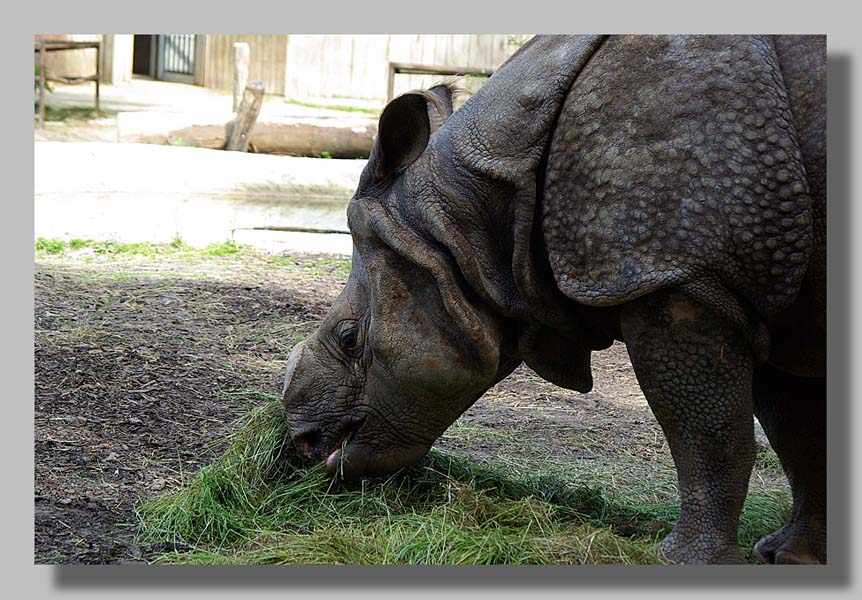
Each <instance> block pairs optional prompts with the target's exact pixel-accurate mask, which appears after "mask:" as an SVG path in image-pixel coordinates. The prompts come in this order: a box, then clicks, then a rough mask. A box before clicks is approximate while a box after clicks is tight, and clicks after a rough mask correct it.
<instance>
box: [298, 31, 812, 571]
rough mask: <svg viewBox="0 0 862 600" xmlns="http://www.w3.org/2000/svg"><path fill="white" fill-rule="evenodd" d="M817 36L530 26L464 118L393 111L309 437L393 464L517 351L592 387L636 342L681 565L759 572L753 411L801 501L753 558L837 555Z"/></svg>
mask: <svg viewBox="0 0 862 600" xmlns="http://www.w3.org/2000/svg"><path fill="white" fill-rule="evenodd" d="M825 48H826V46H825V38H824V37H822V36H536V37H534V38H532V39H531V40H530V41H529V42H528V43H527V44H525V45H524V46H523V47H522V48H520V49H519V50H518V51H517V52H516V53H515V54H513V55H512V56H511V57H510V59H509V60H507V61H506V62H505V63H504V64H503V65H502V66H501V67H500V68H499V69H498V70H497V72H496V73H495V74H494V75H493V76H492V77H491V78H490V79H489V80H488V81H487V83H486V84H485V85H484V86H483V87H482V88H481V89H480V90H479V91H478V92H477V93H475V94H474V95H473V96H471V97H470V98H469V99H468V100H467V101H466V102H465V103H464V104H463V105H462V106H461V107H460V108H459V109H458V110H457V111H453V90H452V88H451V87H450V86H449V85H445V84H442V85H437V86H434V87H432V88H431V89H428V90H417V91H414V92H410V93H407V94H404V95H402V96H400V97H398V98H396V99H394V100H392V101H391V102H390V103H389V104H388V105H387V106H386V107H385V109H384V110H383V112H382V114H381V116H380V121H379V129H378V135H377V139H376V141H375V143H374V146H373V149H372V152H371V155H370V157H369V160H368V163H367V165H366V167H365V169H364V171H363V173H362V175H361V177H360V180H359V183H358V187H357V190H356V194H355V195H354V196H353V198H352V199H351V200H350V203H349V206H348V209H347V216H348V223H349V228H350V232H351V235H352V240H353V245H354V250H353V256H352V270H351V272H350V276H349V278H348V280H347V284H346V286H345V287H344V289H343V291H342V292H341V294H340V295H339V296H338V298H337V300H335V302H334V304H333V306H332V308H331V310H330V311H329V313H328V315H327V316H326V318H325V319H324V320H323V321H322V322H321V324H320V327H319V329H318V330H317V331H316V332H315V333H314V334H313V335H312V336H310V337H309V338H308V339H307V340H305V341H304V342H302V343H300V344H298V345H297V346H295V347H294V348H293V350H292V352H291V354H290V357H289V358H288V361H287V366H286V374H285V387H284V396H283V398H284V408H285V417H286V422H287V426H288V428H289V431H290V433H291V436H292V439H293V441H294V443H295V445H296V446H297V448H298V449H299V450H300V451H301V452H302V453H304V454H305V455H306V456H307V457H308V458H309V459H310V460H313V461H320V462H324V461H325V465H326V468H327V469H328V470H330V471H332V472H338V473H340V474H341V475H342V476H343V477H345V478H347V479H355V478H358V477H363V476H375V475H383V474H388V473H391V472H394V471H396V470H398V469H399V468H402V467H405V466H407V465H411V464H413V463H415V462H416V461H418V460H419V459H421V458H422V457H423V456H424V455H425V454H426V453H427V452H428V450H429V448H430V447H431V445H432V444H433V443H434V441H435V440H436V439H437V438H438V437H439V436H440V435H441V434H442V433H443V432H444V431H445V430H446V429H447V428H448V427H449V426H450V425H451V424H452V423H453V422H454V421H455V420H456V419H457V418H458V416H459V415H461V414H462V413H463V412H464V411H465V410H466V409H467V408H468V407H469V406H470V405H471V404H473V403H474V402H475V401H476V400H477V399H478V398H479V397H480V396H481V395H482V394H483V393H484V392H485V391H486V390H488V389H489V388H490V387H491V386H493V385H494V384H495V383H497V382H498V381H500V380H501V379H503V378H504V377H506V376H507V375H508V374H509V373H511V372H512V371H513V369H515V368H516V367H517V366H518V365H519V364H521V363H526V365H528V366H529V367H530V368H532V369H533V370H534V371H535V372H536V373H537V374H538V375H539V376H541V377H542V378H544V379H546V380H548V381H550V382H552V383H554V384H557V385H559V386H562V387H565V388H569V389H573V390H578V391H581V392H586V391H589V390H590V389H591V387H592V384H593V381H592V376H591V372H590V357H591V353H592V352H595V351H599V350H603V349H605V348H607V347H609V346H610V345H611V344H612V343H613V342H614V340H620V341H622V342H624V343H625V345H626V347H627V350H628V353H629V356H630V358H631V361H632V365H633V367H634V371H635V374H636V376H637V379H638V382H639V384H640V387H641V389H642V391H643V393H644V396H645V397H646V400H647V401H648V403H649V405H650V407H651V409H652V411H653V413H654V414H655V416H656V418H657V420H658V422H659V424H660V425H661V428H662V430H663V431H664V433H665V435H666V437H667V440H668V445H669V447H670V450H671V454H672V456H673V460H674V462H675V465H676V469H677V474H678V481H679V491H680V499H681V508H680V513H679V516H678V519H677V521H676V523H675V525H674V527H673V529H672V531H671V533H670V534H669V535H668V536H667V537H666V538H665V539H664V540H663V541H662V542H661V550H662V551H663V553H664V556H665V557H666V559H667V560H668V561H669V562H675V563H726V562H742V561H743V560H744V557H743V554H742V551H741V549H740V547H739V544H738V531H737V530H738V524H739V516H740V512H741V509H742V505H743V501H744V499H745V496H746V493H747V489H748V481H749V477H750V474H751V469H752V465H753V462H754V459H755V438H754V424H753V421H754V419H753V416H752V415H756V417H757V418H758V420H759V421H760V423H761V424H762V426H763V428H764V429H765V431H766V433H767V436H768V438H769V441H770V442H771V445H772V446H773V448H774V449H775V451H776V452H777V454H778V456H779V458H780V460H781V464H782V466H783V468H784V471H785V473H786V475H787V477H788V479H789V482H790V484H791V487H792V496H793V510H792V514H791V516H790V518H789V521H788V522H787V523H786V524H785V525H784V527H782V528H781V529H780V530H778V531H776V532H775V533H773V534H771V535H769V536H767V537H765V538H764V539H762V540H760V541H759V542H758V544H757V545H756V547H755V549H754V554H755V556H757V557H759V558H760V559H761V560H763V561H764V562H772V563H818V562H821V563H822V562H825V560H826V489H825V488H826V481H825V479H826V465H825V458H826V450H825V448H826V440H825V437H826V436H825V413H826V409H825V406H826V404H825V397H826V396H825V392H826V379H825V375H826V346H825V342H826V308H825V307H826V292H825V279H826V229H825V222H826V127H825V124H826V110H825V107H826V102H825V93H826V89H825V88H826V85H825V81H826V80H825V77H826V69H825V59H826V54H825Z"/></svg>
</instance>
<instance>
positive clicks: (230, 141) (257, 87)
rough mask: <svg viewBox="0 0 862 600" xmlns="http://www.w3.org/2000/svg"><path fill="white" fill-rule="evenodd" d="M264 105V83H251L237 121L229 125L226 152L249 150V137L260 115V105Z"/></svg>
mask: <svg viewBox="0 0 862 600" xmlns="http://www.w3.org/2000/svg"><path fill="white" fill-rule="evenodd" d="M261 104H263V82H262V81H249V82H248V85H247V86H246V88H245V93H243V95H242V102H240V105H239V109H238V110H237V113H236V119H235V120H234V121H232V122H231V123H228V125H227V132H226V134H227V144H226V145H225V150H236V151H238V152H246V151H247V150H248V143H249V136H250V135H251V130H252V128H253V127H254V124H255V121H257V115H258V114H260V105H261Z"/></svg>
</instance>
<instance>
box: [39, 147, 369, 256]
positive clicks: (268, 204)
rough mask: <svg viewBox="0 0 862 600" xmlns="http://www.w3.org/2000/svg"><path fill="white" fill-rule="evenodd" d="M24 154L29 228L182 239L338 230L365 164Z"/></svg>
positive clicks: (172, 152)
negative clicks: (29, 171) (29, 161)
mask: <svg viewBox="0 0 862 600" xmlns="http://www.w3.org/2000/svg"><path fill="white" fill-rule="evenodd" d="M34 153H35V158H34V162H35V180H34V191H35V197H34V212H35V233H36V235H37V236H42V237H89V238H93V239H115V240H119V241H154V242H167V241H170V240H171V239H173V237H174V236H175V235H180V236H181V237H182V238H183V240H185V241H186V242H187V243H189V244H192V245H205V244H208V243H212V242H218V241H224V240H226V239H230V238H233V237H235V235H236V233H237V231H240V230H252V229H254V228H260V227H283V228H284V227H287V228H290V227H300V228H312V229H313V228H320V229H326V230H335V231H343V232H345V233H346V232H347V231H348V230H347V219H346V214H345V211H346V207H347V202H348V201H349V199H350V198H351V196H352V195H353V193H354V191H355V188H356V184H357V182H358V180H359V175H360V173H361V171H362V169H363V168H364V166H365V161H364V160H337V159H314V158H292V157H282V156H267V155H257V154H245V153H238V152H224V151H219V150H205V149H200V148H183V147H170V146H156V145H146V144H113V143H99V142H36V143H35V150H34ZM244 235H245V236H246V237H250V238H254V239H260V238H262V237H263V236H262V234H252V233H248V234H244ZM307 235H314V234H307ZM330 235H334V234H330ZM269 237H270V238H271V237H280V238H281V239H287V238H291V239H299V238H301V237H303V236H297V235H292V236H291V235H285V234H282V235H281V236H279V234H276V233H272V234H269ZM322 237H326V236H322ZM237 241H240V240H239V239H238V240H237ZM331 241H333V240H330V242H331ZM303 243H305V242H303ZM327 243H329V242H327ZM342 245H343V243H342Z"/></svg>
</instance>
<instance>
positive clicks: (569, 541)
mask: <svg viewBox="0 0 862 600" xmlns="http://www.w3.org/2000/svg"><path fill="white" fill-rule="evenodd" d="M774 501H775V499H774V498H773V499H771V500H770V499H766V498H763V497H757V498H754V499H753V502H750V503H749V505H747V506H746V515H744V518H743V521H744V526H743V527H742V528H741V530H743V531H749V532H750V533H751V535H762V534H763V533H765V532H766V531H769V530H770V529H769V528H774V527H773V525H774V526H777V525H778V524H780V522H778V521H777V519H780V518H783V517H782V516H780V515H779V516H776V515H775V514H772V513H774V512H775V509H774ZM676 510H677V509H676V506H675V505H674V504H672V503H659V504H655V505H647V506H644V505H636V504H633V503H631V502H629V501H626V500H625V499H621V498H612V497H607V496H605V495H603V493H602V492H601V491H599V490H596V489H593V488H589V487H580V488H572V487H569V486H567V485H565V484H563V483H561V482H560V481H559V480H556V479H554V478H551V477H542V478H537V479H535V480H515V479H511V478H509V477H507V476H506V475H505V474H503V473H501V472H500V471H497V470H495V469H493V468H487V467H483V466H479V465H477V464H475V463H472V462H470V461H467V460H464V459H460V458H456V457H453V456H447V455H444V454H442V453H439V452H436V451H432V452H431V453H430V454H429V456H428V457H426V459H424V460H423V461H422V462H421V463H420V464H418V465H416V466H414V467H412V468H410V469H407V470H403V471H401V472H399V473H397V474H396V475H394V476H392V477H389V478H387V479H378V480H365V481H363V482H361V483H360V484H357V485H355V486H353V487H346V486H345V485H344V484H342V483H341V482H339V481H338V480H336V479H333V478H332V477H331V476H329V475H327V474H326V473H325V472H323V471H322V470H321V469H320V468H319V467H312V468H308V467H305V466H303V465H301V464H300V462H299V460H298V459H297V457H296V455H295V454H294V453H293V450H292V447H291V444H290V442H289V439H288V438H287V435H286V431H285V428H284V425H283V417H282V408H281V404H280V402H279V401H278V400H273V401H272V402H270V403H268V404H266V405H264V406H262V407H260V408H258V409H255V410H254V411H252V412H251V413H250V414H249V415H247V416H246V417H245V418H244V419H243V422H242V424H241V426H240V427H239V428H238V429H237V430H236V432H235V433H233V434H232V435H231V436H230V437H229V440H228V446H227V450H226V451H225V453H224V454H223V455H222V456H221V457H220V458H219V459H217V460H216V461H215V462H214V463H212V464H210V465H209V466H207V467H205V468H204V469H203V470H201V471H200V472H199V473H197V474H196V475H195V476H193V477H192V478H191V479H190V480H189V481H188V482H187V483H186V484H185V485H184V486H183V487H182V488H180V489H179V490H178V491H176V492H173V493H170V494H167V495H165V496H162V497H160V498H157V499H155V500H152V501H149V502H145V503H143V504H142V505H141V506H140V507H139V508H138V516H139V518H140V522H141V534H140V536H141V543H143V544H159V543H161V544H167V545H168V546H170V547H172V548H176V550H173V551H170V552H167V553H165V554H163V555H162V556H160V557H159V558H158V561H159V562H175V563H205V564H227V563H231V564H259V563H302V564H311V563H342V564H550V563H555V564H609V563H612V564H653V563H660V562H662V559H661V557H660V556H659V554H658V552H657V550H656V548H655V545H654V544H655V542H656V541H657V540H658V539H660V538H661V537H662V536H663V535H665V534H666V533H667V532H668V531H669V528H670V526H671V525H672V523H673V520H674V519H675V517H676ZM764 529H765V530H764ZM744 537H745V536H744V535H743V536H742V538H744ZM741 541H743V542H746V541H748V540H744V539H741ZM752 541H753V540H752Z"/></svg>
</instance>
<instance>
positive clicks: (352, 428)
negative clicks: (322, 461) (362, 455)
mask: <svg viewBox="0 0 862 600" xmlns="http://www.w3.org/2000/svg"><path fill="white" fill-rule="evenodd" d="M364 424H365V419H364V418H363V419H359V420H357V421H351V422H349V423H348V424H347V427H346V428H345V430H344V434H343V435H342V436H341V439H340V440H339V441H338V443H337V444H335V447H334V448H333V449H332V451H331V452H330V453H329V456H327V457H326V470H327V472H329V473H333V474H339V473H340V474H342V475H343V473H344V467H345V464H344V463H345V462H346V457H347V456H348V454H349V452H348V451H349V450H350V447H351V445H354V446H355V444H353V441H354V438H355V437H356V434H357V432H358V431H359V430H360V429H361V428H362V426H363V425H364Z"/></svg>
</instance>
